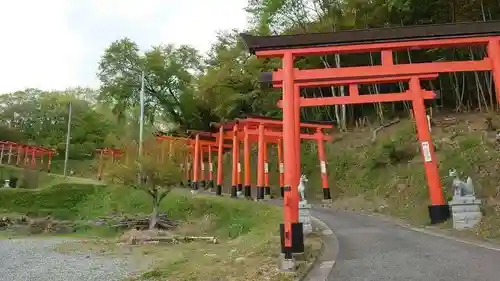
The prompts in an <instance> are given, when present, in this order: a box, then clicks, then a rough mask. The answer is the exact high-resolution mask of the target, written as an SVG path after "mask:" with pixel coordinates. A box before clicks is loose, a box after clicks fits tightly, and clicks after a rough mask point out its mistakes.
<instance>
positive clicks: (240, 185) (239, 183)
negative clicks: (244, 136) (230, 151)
mask: <svg viewBox="0 0 500 281" xmlns="http://www.w3.org/2000/svg"><path fill="white" fill-rule="evenodd" d="M236 141H237V145H236V159H238V174H237V176H238V177H237V190H238V192H237V195H238V196H241V195H242V194H243V181H242V172H243V169H242V167H241V159H240V158H241V157H240V154H241V151H240V139H239V138H238V137H236Z"/></svg>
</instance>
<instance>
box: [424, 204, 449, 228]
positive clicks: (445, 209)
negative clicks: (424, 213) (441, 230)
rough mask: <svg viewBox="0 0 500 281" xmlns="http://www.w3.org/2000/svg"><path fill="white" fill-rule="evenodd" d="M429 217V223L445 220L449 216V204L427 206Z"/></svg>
mask: <svg viewBox="0 0 500 281" xmlns="http://www.w3.org/2000/svg"><path fill="white" fill-rule="evenodd" d="M429 218H430V219H431V224H438V223H443V222H445V221H447V220H448V219H449V218H450V206H448V205H434V206H429Z"/></svg>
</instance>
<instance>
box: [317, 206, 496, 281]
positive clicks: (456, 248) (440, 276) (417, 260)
mask: <svg viewBox="0 0 500 281" xmlns="http://www.w3.org/2000/svg"><path fill="white" fill-rule="evenodd" d="M312 214H313V216H315V217H317V218H319V219H320V220H322V221H323V222H325V223H326V224H327V225H328V226H329V227H330V228H332V229H333V231H334V233H335V234H336V236H337V239H338V243H339V254H338V256H337V258H336V264H335V266H334V268H333V270H332V271H331V273H330V275H329V277H328V280H331V281H333V280H335V281H340V280H346V281H347V280H349V281H368V280H370V281H371V280H373V281H382V280H383V281H392V280H398V281H399V280H401V281H476V280H477V281H499V280H500V251H498V250H494V249H488V248H484V247H479V246H476V245H472V244H468V243H462V242H459V241H456V240H453V239H447V238H443V237H438V236H434V235H430V234H426V233H422V232H419V231H414V230H411V229H408V228H405V227H402V226H399V225H397V224H395V223H392V222H390V221H387V220H384V219H382V218H379V217H376V216H367V215H362V214H356V213H352V212H344V211H333V210H327V209H323V208H316V207H315V208H313V211H312Z"/></svg>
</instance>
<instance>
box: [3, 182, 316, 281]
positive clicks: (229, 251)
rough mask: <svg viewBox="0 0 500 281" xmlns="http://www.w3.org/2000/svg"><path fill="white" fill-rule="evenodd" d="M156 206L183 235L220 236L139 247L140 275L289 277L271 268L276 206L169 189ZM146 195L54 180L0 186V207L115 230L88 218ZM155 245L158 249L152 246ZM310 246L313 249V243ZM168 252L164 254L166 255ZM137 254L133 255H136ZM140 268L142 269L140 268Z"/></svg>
mask: <svg viewBox="0 0 500 281" xmlns="http://www.w3.org/2000/svg"><path fill="white" fill-rule="evenodd" d="M162 209H163V210H162V211H164V212H166V213H168V214H169V215H170V216H171V217H172V218H173V219H176V220H180V221H184V222H185V223H184V224H183V226H182V227H181V231H183V232H184V233H185V234H189V235H209V236H212V235H214V236H217V237H220V241H221V243H220V244H218V245H207V244H206V243H204V242H200V243H201V244H200V243H192V244H185V245H183V244H180V245H171V246H166V247H168V248H165V249H163V248H161V249H160V251H157V252H153V251H152V250H151V249H150V250H148V249H142V248H140V249H139V250H140V251H141V250H143V252H141V255H140V256H141V259H143V257H145V256H147V255H148V253H149V255H150V256H154V261H155V262H154V264H152V265H151V266H150V267H148V270H150V271H149V272H148V273H147V274H145V275H144V276H143V278H144V279H155V278H159V277H161V278H167V277H168V278H169V280H248V279H257V280H259V279H261V278H263V277H262V276H266V277H265V278H270V279H269V280H291V278H293V276H284V275H281V274H280V273H279V272H278V271H277V270H276V261H277V260H276V258H277V254H278V252H279V236H278V225H279V223H280V222H281V220H282V219H281V212H280V210H279V208H276V207H273V206H268V205H265V204H259V203H254V202H248V201H245V200H231V199H228V198H214V197H209V196H203V195H199V196H196V197H194V198H193V197H192V196H191V195H190V194H189V193H188V192H186V191H183V190H178V191H173V192H172V193H171V194H169V196H167V197H166V198H165V200H164V202H163V204H162ZM150 210H151V204H150V198H149V197H148V195H146V194H145V193H144V192H142V191H138V190H133V189H130V188H124V187H113V186H96V185H90V184H74V183H66V184H57V185H54V186H50V187H47V188H44V189H39V190H23V189H4V190H0V212H3V213H15V214H28V215H30V216H33V217H39V216H46V215H51V216H52V217H53V218H56V219H61V220H73V221H80V222H82V223H81V226H80V227H79V228H78V233H79V234H80V235H82V234H83V235H85V236H89V235H92V236H93V235H97V236H100V237H103V236H104V235H113V234H114V235H116V234H117V233H112V232H111V233H110V230H109V229H108V228H105V227H101V228H99V227H95V226H93V227H89V226H88V224H87V223H86V222H87V221H88V220H92V219H96V218H98V217H100V216H108V215H112V214H124V215H126V214H131V213H134V214H136V213H144V214H146V213H149V212H150ZM156 249H158V248H156ZM316 250H318V249H317V248H316ZM166 253H168V254H166ZM141 259H139V260H141ZM145 269H146V268H145Z"/></svg>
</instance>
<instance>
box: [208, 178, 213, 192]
mask: <svg viewBox="0 0 500 281" xmlns="http://www.w3.org/2000/svg"><path fill="white" fill-rule="evenodd" d="M207 189H210V190H211V191H213V190H214V181H213V180H210V181H208V187H207Z"/></svg>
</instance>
